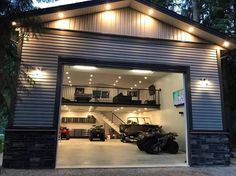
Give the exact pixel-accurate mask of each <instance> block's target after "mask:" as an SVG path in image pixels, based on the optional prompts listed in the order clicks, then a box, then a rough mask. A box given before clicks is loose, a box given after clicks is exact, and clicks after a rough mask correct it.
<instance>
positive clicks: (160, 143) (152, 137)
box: [137, 130, 179, 154]
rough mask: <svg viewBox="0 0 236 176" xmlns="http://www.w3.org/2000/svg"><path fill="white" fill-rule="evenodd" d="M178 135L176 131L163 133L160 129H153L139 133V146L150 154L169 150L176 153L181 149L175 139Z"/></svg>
mask: <svg viewBox="0 0 236 176" xmlns="http://www.w3.org/2000/svg"><path fill="white" fill-rule="evenodd" d="M177 136H178V135H177V134H176V133H166V134H162V133H160V132H159V131H153V130H152V131H151V132H149V133H142V134H140V135H139V139H138V141H137V146H138V148H139V150H141V151H145V152H146V153H149V154H158V153H160V152H167V153H171V154H176V153H178V151H179V145H178V143H177V142H176V141H175V139H176V137H177Z"/></svg>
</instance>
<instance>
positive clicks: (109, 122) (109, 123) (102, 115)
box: [97, 112, 120, 134]
mask: <svg viewBox="0 0 236 176" xmlns="http://www.w3.org/2000/svg"><path fill="white" fill-rule="evenodd" d="M97 113H98V112H97ZM99 115H100V117H101V118H102V120H103V121H104V122H105V123H106V124H107V125H109V126H110V127H111V128H112V129H114V130H115V131H116V132H117V133H118V134H120V128H119V126H118V125H117V124H115V123H113V122H112V121H111V120H110V119H109V118H108V117H107V116H106V115H105V114H103V113H102V112H99Z"/></svg>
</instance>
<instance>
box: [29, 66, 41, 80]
mask: <svg viewBox="0 0 236 176" xmlns="http://www.w3.org/2000/svg"><path fill="white" fill-rule="evenodd" d="M31 74H32V76H33V77H34V78H42V76H43V71H42V68H41V67H36V68H35V69H34V70H33V71H32V73H31Z"/></svg>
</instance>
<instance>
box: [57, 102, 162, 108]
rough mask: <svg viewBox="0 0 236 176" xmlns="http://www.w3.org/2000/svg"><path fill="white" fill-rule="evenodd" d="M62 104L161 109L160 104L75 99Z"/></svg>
mask: <svg viewBox="0 0 236 176" xmlns="http://www.w3.org/2000/svg"><path fill="white" fill-rule="evenodd" d="M62 105H68V106H101V107H121V106H123V107H134V108H135V107H137V108H155V109H160V104H155V105H148V104H121V103H112V102H75V101H62Z"/></svg>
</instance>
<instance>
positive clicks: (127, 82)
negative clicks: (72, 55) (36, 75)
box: [63, 66, 168, 89]
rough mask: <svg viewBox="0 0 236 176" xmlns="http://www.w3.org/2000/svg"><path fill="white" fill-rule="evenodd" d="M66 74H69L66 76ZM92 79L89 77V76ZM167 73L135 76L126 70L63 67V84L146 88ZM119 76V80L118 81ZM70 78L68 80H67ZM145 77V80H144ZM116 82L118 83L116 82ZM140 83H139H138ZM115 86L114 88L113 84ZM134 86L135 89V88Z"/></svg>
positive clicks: (135, 74)
mask: <svg viewBox="0 0 236 176" xmlns="http://www.w3.org/2000/svg"><path fill="white" fill-rule="evenodd" d="M66 72H68V73H69V74H66ZM91 74H92V75H93V77H90V75H91ZM167 74H168V73H167V72H153V73H152V74H137V73H133V72H131V70H126V69H110V68H97V69H96V70H91V71H85V70H79V69H76V68H74V67H73V66H65V67H64V77H63V84H64V85H69V84H70V83H69V81H71V84H72V85H76V86H78V85H81V86H89V82H90V79H92V81H91V85H90V86H104V87H122V88H131V87H133V88H139V89H142V88H148V87H149V86H150V85H151V84H153V83H155V82H156V81H157V80H158V79H159V78H161V77H163V76H166V75H167ZM119 76H120V77H121V79H119ZM68 77H70V79H68ZM145 77H147V79H145ZM116 80H118V83H117V82H116ZM140 81H141V83H140ZM114 83H115V84H116V86H114V85H113V84H114ZM135 84H136V85H137V87H135Z"/></svg>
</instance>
